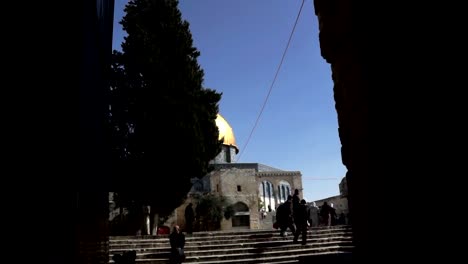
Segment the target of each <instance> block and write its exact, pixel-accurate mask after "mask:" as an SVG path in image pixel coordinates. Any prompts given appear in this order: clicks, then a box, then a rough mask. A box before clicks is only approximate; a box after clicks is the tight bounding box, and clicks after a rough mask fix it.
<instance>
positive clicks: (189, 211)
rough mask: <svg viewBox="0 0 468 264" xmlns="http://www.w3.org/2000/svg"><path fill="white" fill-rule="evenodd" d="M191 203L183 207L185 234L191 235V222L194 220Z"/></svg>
mask: <svg viewBox="0 0 468 264" xmlns="http://www.w3.org/2000/svg"><path fill="white" fill-rule="evenodd" d="M192 206H193V205H192V203H189V204H188V205H187V207H185V229H186V230H187V231H186V232H187V234H192V232H193V221H194V220H195V213H194V212H193V207H192Z"/></svg>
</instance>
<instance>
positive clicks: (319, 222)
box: [276, 189, 345, 245]
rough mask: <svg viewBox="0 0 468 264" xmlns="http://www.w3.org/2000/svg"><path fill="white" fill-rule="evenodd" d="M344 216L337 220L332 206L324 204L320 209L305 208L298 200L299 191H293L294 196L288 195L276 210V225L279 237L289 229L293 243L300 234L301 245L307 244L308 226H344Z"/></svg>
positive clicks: (302, 201) (313, 205)
mask: <svg viewBox="0 0 468 264" xmlns="http://www.w3.org/2000/svg"><path fill="white" fill-rule="evenodd" d="M344 222H345V221H344V214H343V213H342V215H341V216H340V217H339V218H338V217H337V215H336V210H335V208H333V206H330V205H328V203H327V202H324V203H323V205H322V206H321V208H319V207H317V206H316V205H315V202H313V203H312V205H311V206H307V203H306V201H305V200H304V199H302V200H300V198H299V190H298V189H296V190H294V195H292V196H291V195H288V199H287V200H286V201H285V202H284V203H282V204H280V205H279V206H278V208H277V209H276V224H277V225H278V227H279V229H280V235H281V236H285V235H286V229H287V228H289V229H290V230H291V232H292V234H293V235H294V240H293V241H294V243H297V242H298V239H299V235H300V234H302V245H306V244H307V229H308V227H309V226H312V227H317V226H331V225H335V224H345V223H344Z"/></svg>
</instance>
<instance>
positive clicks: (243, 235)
mask: <svg viewBox="0 0 468 264" xmlns="http://www.w3.org/2000/svg"><path fill="white" fill-rule="evenodd" d="M288 231H289V230H288ZM279 233H280V232H279V231H278V230H271V231H258V232H242V233H238V234H223V233H217V234H215V235H206V234H205V235H186V242H187V243H189V242H192V241H203V242H205V241H211V240H214V239H216V240H231V239H233V238H235V239H241V238H243V239H252V238H262V237H265V238H268V237H274V236H279ZM288 233H290V232H288ZM308 233H311V234H317V235H328V234H336V233H352V230H351V229H348V228H343V229H322V230H317V229H315V230H308ZM168 239H169V237H168V236H164V237H161V236H159V237H148V238H143V239H141V238H140V239H139V238H133V237H132V238H126V239H124V238H120V239H115V238H113V237H111V238H110V240H109V241H110V243H111V244H114V245H118V244H132V243H133V244H134V243H138V244H146V243H153V244H155V243H167V241H168Z"/></svg>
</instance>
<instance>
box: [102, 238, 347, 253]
mask: <svg viewBox="0 0 468 264" xmlns="http://www.w3.org/2000/svg"><path fill="white" fill-rule="evenodd" d="M291 241H292V236H291V237H284V238H283V237H278V238H277V239H274V240H268V241H247V242H244V243H237V242H235V241H230V242H229V243H218V244H208V245H194V244H187V245H186V246H185V250H186V252H193V251H202V252H205V251H206V250H215V249H218V250H222V249H229V250H231V249H235V248H236V247H237V248H249V247H251V248H258V247H276V246H281V245H284V244H285V243H290V242H291ZM299 241H301V238H299ZM340 241H343V242H351V241H352V237H351V236H329V237H320V238H317V237H310V236H308V238H307V243H309V244H314V245H315V244H317V245H318V244H320V243H325V242H340ZM128 250H135V251H136V252H137V253H150V252H151V253H164V252H169V251H170V246H169V243H166V244H165V245H164V246H162V247H147V248H142V247H123V248H111V249H110V250H109V252H110V253H111V254H116V253H117V254H120V253H122V252H124V251H128Z"/></svg>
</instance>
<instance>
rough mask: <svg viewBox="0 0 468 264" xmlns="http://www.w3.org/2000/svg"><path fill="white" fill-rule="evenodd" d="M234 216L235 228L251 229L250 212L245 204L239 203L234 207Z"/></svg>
mask: <svg viewBox="0 0 468 264" xmlns="http://www.w3.org/2000/svg"><path fill="white" fill-rule="evenodd" d="M233 209H234V215H233V216H232V227H233V228H250V210H249V207H248V206H247V205H246V204H245V203H243V202H237V203H236V204H234V206H233Z"/></svg>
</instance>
